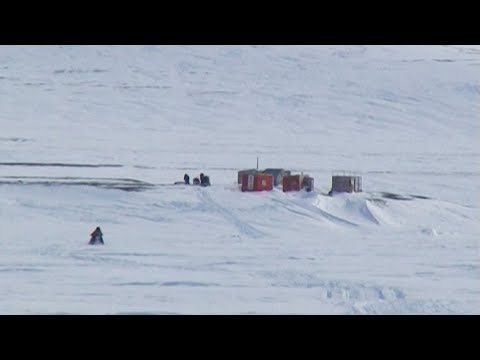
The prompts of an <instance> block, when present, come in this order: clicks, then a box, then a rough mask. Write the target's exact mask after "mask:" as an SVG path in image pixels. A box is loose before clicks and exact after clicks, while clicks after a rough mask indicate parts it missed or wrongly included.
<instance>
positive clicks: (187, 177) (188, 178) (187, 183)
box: [183, 174, 190, 185]
mask: <svg viewBox="0 0 480 360" xmlns="http://www.w3.org/2000/svg"><path fill="white" fill-rule="evenodd" d="M183 181H185V185H190V176H188V174H185V175H183Z"/></svg>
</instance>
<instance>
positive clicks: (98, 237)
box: [88, 226, 104, 245]
mask: <svg viewBox="0 0 480 360" xmlns="http://www.w3.org/2000/svg"><path fill="white" fill-rule="evenodd" d="M90 236H91V237H90V241H89V242H88V244H89V245H96V244H102V245H103V244H104V242H103V233H102V230H100V226H97V228H96V229H95V230H94V231H93V232H92V233H91V234H90Z"/></svg>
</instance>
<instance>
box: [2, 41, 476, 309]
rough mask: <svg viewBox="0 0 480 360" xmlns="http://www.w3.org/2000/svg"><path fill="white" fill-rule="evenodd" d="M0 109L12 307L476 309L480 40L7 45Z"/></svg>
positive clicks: (6, 297) (5, 254)
mask: <svg viewBox="0 0 480 360" xmlns="http://www.w3.org/2000/svg"><path fill="white" fill-rule="evenodd" d="M0 110H1V111H0V227H1V229H2V231H1V235H0V313H2V314H61V313H73V314H478V313H480V312H479V309H480V240H479V239H480V236H479V235H480V231H479V230H480V207H479V195H480V145H479V141H478V139H479V138H480V137H479V135H480V132H479V130H480V126H479V125H480V122H479V120H480V119H479V115H480V46H0ZM257 156H259V161H260V164H259V165H260V168H266V167H284V168H287V169H291V170H293V171H294V172H300V171H303V172H305V173H308V174H309V175H311V176H313V177H314V178H315V187H316V190H315V192H314V193H305V192H299V193H283V192H282V191H281V190H279V189H274V191H272V192H263V193H242V192H240V191H239V188H238V186H237V184H236V180H237V171H238V170H240V169H244V168H254V167H255V166H256V158H257ZM40 165H42V166H40ZM103 165H106V166H103ZM340 169H345V170H355V171H358V172H360V173H361V174H362V176H363V189H364V192H363V193H359V194H338V195H336V196H333V197H329V196H326V195H325V194H326V193H327V192H328V191H329V190H330V187H331V175H332V171H334V170H340ZM200 172H204V173H206V174H207V175H209V176H210V179H211V182H212V186H211V187H209V188H198V187H193V186H192V187H188V186H183V185H180V186H173V185H171V184H173V182H174V181H179V180H182V178H183V175H184V173H188V174H190V177H191V179H192V178H193V177H194V176H198V174H199V173H200ZM125 189H130V190H135V191H125ZM387 193H391V194H394V196H393V195H388V194H387ZM398 197H400V198H401V199H402V200H398V199H396V198H398ZM96 226H100V227H101V228H102V231H103V233H104V240H105V245H104V246H89V245H87V242H88V240H89V234H90V232H91V231H92V230H93V229H94V228H95V227H96Z"/></svg>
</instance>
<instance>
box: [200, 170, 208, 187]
mask: <svg viewBox="0 0 480 360" xmlns="http://www.w3.org/2000/svg"><path fill="white" fill-rule="evenodd" d="M200 185H201V186H210V178H209V177H208V176H205V175H204V174H203V173H201V174H200Z"/></svg>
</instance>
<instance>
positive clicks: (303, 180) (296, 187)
mask: <svg viewBox="0 0 480 360" xmlns="http://www.w3.org/2000/svg"><path fill="white" fill-rule="evenodd" d="M301 189H305V191H313V178H312V177H310V176H308V175H303V174H302V175H288V176H284V177H283V191H284V192H285V191H300V190H301Z"/></svg>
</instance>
